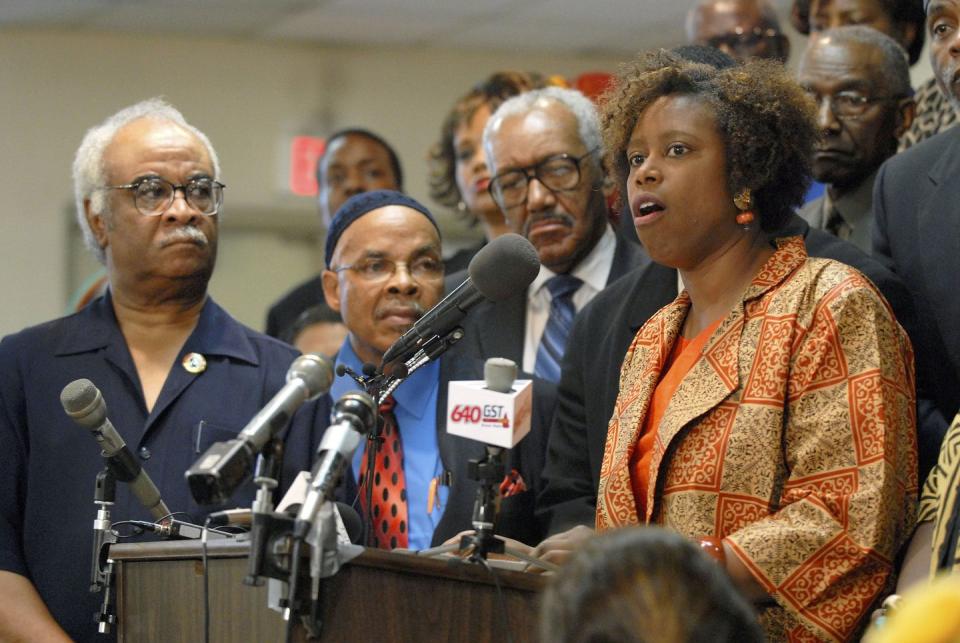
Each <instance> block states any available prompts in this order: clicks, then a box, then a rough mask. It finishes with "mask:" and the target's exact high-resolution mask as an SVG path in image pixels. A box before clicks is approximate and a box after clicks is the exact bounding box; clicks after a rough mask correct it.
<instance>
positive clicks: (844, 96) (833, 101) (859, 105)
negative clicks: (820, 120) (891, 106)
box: [805, 89, 905, 120]
mask: <svg viewBox="0 0 960 643" xmlns="http://www.w3.org/2000/svg"><path fill="white" fill-rule="evenodd" d="M805 91H806V92H807V95H808V96H809V97H810V98H812V99H813V102H814V103H816V105H817V109H818V110H819V109H820V106H821V105H823V101H824V100H826V101H827V103H828V104H829V105H830V111H831V112H833V115H834V116H836V117H837V118H847V119H851V120H852V119H857V118H859V117H861V116H863V115H864V114H866V112H867V109H868V108H869V107H870V106H871V105H873V104H874V103H884V102H887V101H892V100H900V99H901V98H905V97H904V96H897V95H893V96H864V95H863V94H861V93H860V92H855V91H842V92H837V93H836V94H831V95H825V96H821V95H820V94H818V93H817V92H815V91H813V90H811V89H806V90H805Z"/></svg>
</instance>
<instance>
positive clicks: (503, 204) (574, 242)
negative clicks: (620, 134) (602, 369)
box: [454, 87, 642, 382]
mask: <svg viewBox="0 0 960 643" xmlns="http://www.w3.org/2000/svg"><path fill="white" fill-rule="evenodd" d="M484 147H485V149H486V153H487V159H488V165H490V167H491V168H492V171H493V174H494V177H493V179H492V180H491V183H490V191H491V193H492V195H493V197H494V200H496V202H497V204H498V205H499V206H500V209H501V210H503V213H504V216H505V217H506V220H507V223H508V224H509V225H510V226H511V228H513V230H514V231H515V232H517V233H519V234H522V235H523V236H525V237H526V238H527V239H529V240H530V242H531V243H532V244H533V245H534V247H535V248H536V249H537V254H538V255H539V258H540V263H541V266H542V267H541V269H540V274H539V275H538V276H537V278H536V279H535V280H534V282H533V283H532V284H531V285H530V287H529V289H528V290H527V291H526V292H522V293H518V294H517V295H516V296H515V297H513V298H510V299H507V300H505V301H500V302H497V303H492V302H485V303H483V304H481V305H479V306H478V307H477V308H476V309H475V310H473V311H472V312H471V313H470V315H469V316H468V317H467V319H466V323H465V325H464V328H465V330H466V336H465V338H464V339H463V341H462V343H463V344H464V346H462V347H461V350H465V351H467V352H469V353H472V354H476V355H480V356H482V357H507V358H509V359H512V360H514V361H516V362H518V363H522V365H523V370H525V371H528V372H533V373H534V374H535V375H537V376H539V377H542V378H543V379H546V380H550V381H554V382H555V381H557V380H558V379H559V377H560V360H561V359H562V356H563V352H564V350H565V346H566V338H567V335H568V334H569V330H570V327H571V326H572V323H573V317H574V315H575V314H576V311H578V310H580V309H581V308H583V306H585V305H586V304H587V302H589V301H590V300H591V299H593V297H594V296H596V294H597V293H598V292H600V291H601V290H603V289H604V288H605V287H606V286H607V285H608V284H610V283H611V282H613V281H614V280H616V279H617V277H619V276H620V275H622V274H624V273H625V272H626V271H628V270H629V269H630V268H632V267H633V266H634V265H636V263H637V261H638V259H639V257H640V255H641V254H642V251H641V250H640V249H639V248H638V247H637V246H636V245H635V244H634V243H630V242H627V241H626V240H624V239H622V238H620V237H619V236H618V235H617V234H616V233H615V232H614V230H613V228H612V227H611V226H610V224H609V222H608V220H607V205H606V197H607V195H608V194H609V193H610V191H611V184H610V182H609V181H608V180H607V177H606V173H605V171H604V167H603V161H602V159H603V149H602V142H601V139H600V125H599V120H598V117H597V113H596V109H595V108H594V106H593V104H592V103H591V102H590V101H589V100H588V99H587V98H586V97H585V96H583V95H582V94H581V93H580V92H577V91H574V90H570V89H561V88H558V87H551V88H547V89H542V90H537V91H532V92H528V93H526V94H521V95H520V96H515V97H514V98H511V99H510V100H508V101H506V102H505V103H504V104H503V105H501V106H500V108H499V109H498V110H497V111H496V113H494V114H493V116H491V117H490V120H489V121H488V123H487V127H486V131H485V132H484ZM455 280H456V278H454V281H455Z"/></svg>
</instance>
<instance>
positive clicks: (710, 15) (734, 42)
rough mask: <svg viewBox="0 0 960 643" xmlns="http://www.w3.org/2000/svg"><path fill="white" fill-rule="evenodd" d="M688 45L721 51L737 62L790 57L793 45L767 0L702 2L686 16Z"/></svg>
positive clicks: (785, 59)
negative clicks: (751, 59) (750, 59)
mask: <svg viewBox="0 0 960 643" xmlns="http://www.w3.org/2000/svg"><path fill="white" fill-rule="evenodd" d="M686 28H687V41H688V42H690V44H694V45H705V46H707V47H713V48H714V49H719V50H720V51H722V52H723V53H725V54H727V55H728V56H730V57H731V58H733V59H734V60H736V61H737V62H743V61H745V60H747V59H748V58H763V59H766V60H778V61H780V62H782V63H785V62H786V61H787V58H789V57H790V41H789V40H787V37H786V36H784V35H783V32H782V31H781V30H780V21H779V20H778V19H777V14H776V12H775V11H774V9H773V7H772V6H771V5H770V3H769V2H767V0H700V1H699V2H698V3H697V4H696V5H694V7H693V8H691V9H690V11H689V12H688V13H687V25H686Z"/></svg>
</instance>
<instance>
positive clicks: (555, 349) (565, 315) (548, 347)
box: [533, 275, 583, 382]
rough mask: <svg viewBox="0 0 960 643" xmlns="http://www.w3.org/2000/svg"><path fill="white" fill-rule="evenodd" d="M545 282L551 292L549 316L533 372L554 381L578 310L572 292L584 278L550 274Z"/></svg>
mask: <svg viewBox="0 0 960 643" xmlns="http://www.w3.org/2000/svg"><path fill="white" fill-rule="evenodd" d="M545 285H546V287H547V290H549V291H550V296H551V299H550V317H549V319H547V325H546V327H545V328H544V329H543V337H541V338H540V346H539V348H537V361H536V363H535V364H534V368H533V374H534V375H536V376H537V377H541V378H543V379H545V380H550V381H551V382H559V381H560V360H561V359H562V358H563V351H564V350H565V349H566V347H567V337H568V336H569V335H570V329H571V328H572V327H573V317H574V315H576V313H577V310H576V308H575V307H574V305H573V294H574V293H575V292H577V290H578V289H579V288H580V286H582V285H583V282H582V281H581V280H579V279H577V278H576V277H574V276H572V275H557V276H556V277H551V278H550V279H549V280H548V281H547V283H546V284H545Z"/></svg>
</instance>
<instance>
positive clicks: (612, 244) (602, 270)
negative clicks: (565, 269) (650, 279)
mask: <svg viewBox="0 0 960 643" xmlns="http://www.w3.org/2000/svg"><path fill="white" fill-rule="evenodd" d="M616 249H617V235H615V234H614V233H613V229H612V228H611V227H610V226H609V225H606V226H604V230H603V234H602V235H601V236H600V240H599V241H597V244H596V245H595V246H594V247H593V250H591V251H590V253H589V254H588V255H587V256H586V257H584V258H583V259H582V260H581V261H580V262H579V263H578V264H577V265H576V266H574V267H573V270H571V271H570V274H571V275H573V276H574V277H577V278H578V279H580V280H581V281H582V282H583V283H584V284H586V285H588V286H590V287H591V288H592V289H593V290H594V291H596V292H599V291H601V290H603V289H604V288H605V287H606V286H607V278H608V277H609V276H610V268H611V267H612V266H613V255H614V252H615V251H616ZM556 274H557V273H555V272H554V271H552V270H550V269H549V268H547V267H546V266H544V265H542V264H541V265H540V272H539V274H537V278H536V279H534V280H533V283H531V284H530V290H529V294H530V295H531V296H534V295H537V294H539V293H540V290H541V289H542V288H543V287H544V285H546V283H547V281H549V280H550V279H551V278H552V277H555V276H556Z"/></svg>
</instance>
